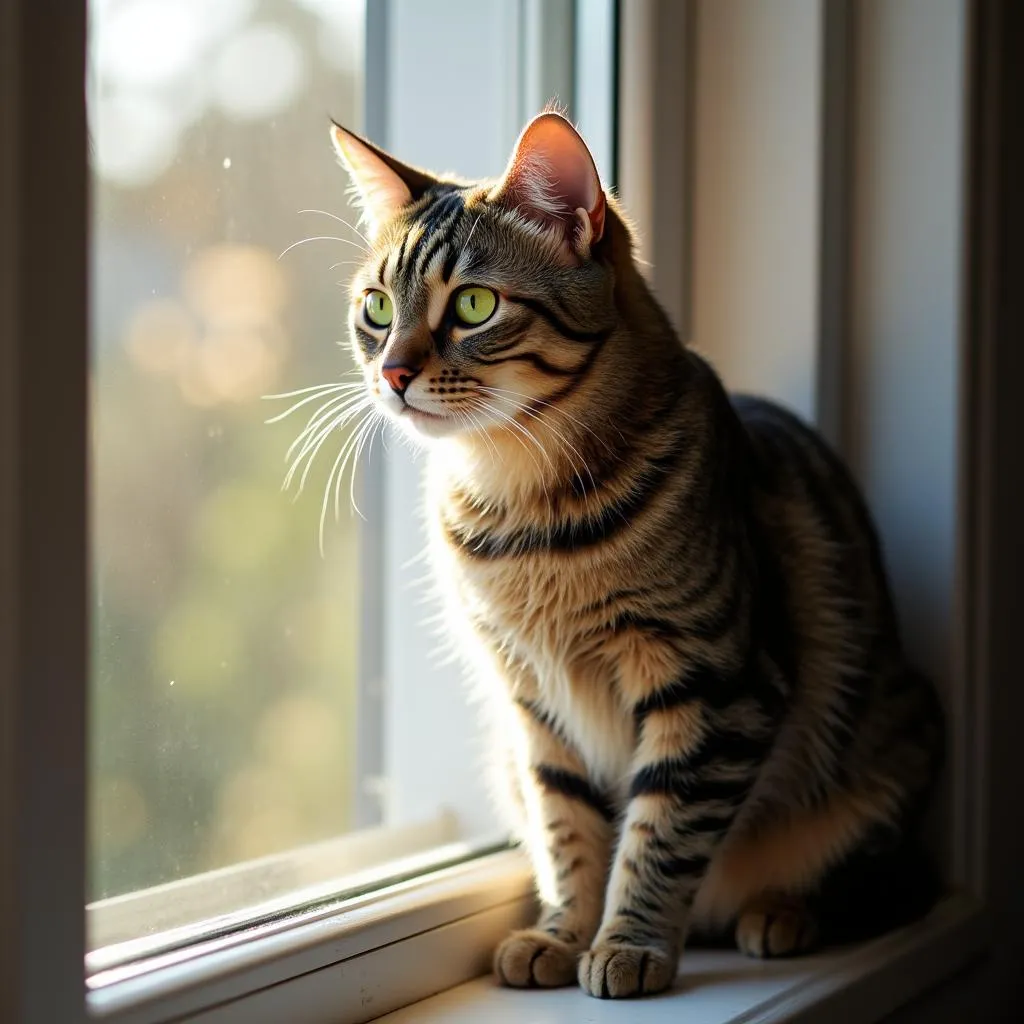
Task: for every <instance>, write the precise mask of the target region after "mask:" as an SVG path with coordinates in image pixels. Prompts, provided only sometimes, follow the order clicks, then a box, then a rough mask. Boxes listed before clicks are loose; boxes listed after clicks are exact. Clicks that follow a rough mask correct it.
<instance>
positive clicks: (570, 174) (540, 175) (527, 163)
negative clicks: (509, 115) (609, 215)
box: [489, 111, 606, 258]
mask: <svg viewBox="0 0 1024 1024" xmlns="http://www.w3.org/2000/svg"><path fill="white" fill-rule="evenodd" d="M489 198H490V199H491V200H492V201H493V202H498V203H503V204H505V205H507V206H509V207H512V208H514V209H516V210H518V211H519V212H520V213H522V214H523V215H525V216H526V217H527V218H529V219H530V220H533V221H535V222H539V223H540V224H542V225H543V226H544V227H560V228H561V229H562V230H563V231H564V233H565V241H566V243H567V245H568V246H569V248H570V249H571V250H572V251H573V252H575V253H576V255H577V256H579V257H581V258H582V257H585V256H586V255H587V254H588V253H589V251H590V247H591V246H592V245H594V244H595V243H596V242H598V241H599V240H600V239H601V236H602V235H603V234H604V218H605V210H606V205H605V197H604V189H602V188H601V179H600V177H599V176H598V173H597V167H596V165H595V164H594V158H593V157H592V156H591V155H590V150H589V149H587V144H586V143H585V142H584V141H583V139H581V138H580V136H579V134H578V133H577V131H576V129H575V128H573V126H572V125H571V124H570V123H569V121H568V120H566V119H565V118H564V117H562V115H561V114H557V113H555V112H553V111H547V112H545V113H543V114H538V115H537V117H535V118H534V119H533V120H532V121H531V122H530V123H529V124H528V125H527V126H526V127H525V128H524V129H523V133H522V134H521V135H520V136H519V141H518V142H517V143H516V148H515V151H514V152H513V154H512V159H511V160H510V161H509V164H508V167H507V168H506V170H505V175H504V177H503V178H502V179H501V181H500V182H499V183H498V185H497V186H496V187H495V189H494V190H493V191H492V192H491V195H490V197H489Z"/></svg>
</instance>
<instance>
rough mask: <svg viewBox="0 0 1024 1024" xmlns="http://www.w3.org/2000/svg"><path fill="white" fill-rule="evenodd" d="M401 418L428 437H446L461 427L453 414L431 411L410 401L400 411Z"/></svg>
mask: <svg viewBox="0 0 1024 1024" xmlns="http://www.w3.org/2000/svg"><path fill="white" fill-rule="evenodd" d="M398 416H399V419H401V420H403V421H404V422H405V423H407V424H409V425H410V426H411V427H412V428H413V429H414V430H415V431H416V432H417V433H419V434H423V435H425V436H426V437H445V436H447V435H448V434H452V433H454V432H456V431H458V429H459V425H458V421H457V420H455V419H453V418H452V417H451V416H443V415H441V414H440V413H436V412H430V411H429V410H427V409H423V408H422V407H420V406H416V405H412V404H411V403H410V402H409V401H406V402H405V404H404V405H403V406H402V408H401V409H400V410H399V412H398Z"/></svg>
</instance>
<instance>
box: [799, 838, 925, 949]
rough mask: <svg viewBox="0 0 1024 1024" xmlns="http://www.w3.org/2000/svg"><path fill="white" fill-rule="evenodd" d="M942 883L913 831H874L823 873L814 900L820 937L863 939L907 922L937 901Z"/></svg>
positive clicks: (842, 940) (836, 940)
mask: <svg viewBox="0 0 1024 1024" xmlns="http://www.w3.org/2000/svg"><path fill="white" fill-rule="evenodd" d="M943 888H944V887H943V883H942V877H941V875H940V873H939V870H938V867H937V865H936V863H935V859H934V857H933V856H932V855H931V854H930V853H929V852H928V850H927V849H926V848H925V846H924V843H923V842H922V841H921V840H920V839H919V838H918V837H917V836H916V835H912V836H906V835H904V836H902V837H895V836H893V835H892V833H889V834H888V835H873V836H871V837H870V838H869V839H868V841H867V842H865V843H863V844H861V846H860V847H858V849H857V850H855V851H854V852H852V853H851V854H850V855H849V856H848V857H846V858H845V859H844V860H843V861H842V863H840V864H838V865H836V866H835V867H834V868H833V869H832V870H831V871H830V872H829V874H828V876H827V877H826V878H825V880H824V884H823V886H822V888H821V890H820V892H819V893H818V897H817V900H816V903H817V911H818V922H819V927H820V929H821V938H822V940H823V941H824V942H825V943H826V944H829V945H831V944H834V943H838V944H843V943H848V942H861V941H864V940H866V939H870V938H874V937H875V936H878V935H881V934H882V933H884V932H887V931H890V930H891V929H893V928H900V927H902V926H904V925H907V924H910V923H911V922H913V921H916V920H919V919H920V918H922V917H924V916H925V915H926V914H927V913H928V912H929V911H930V910H931V909H932V907H934V906H935V904H936V903H937V902H938V900H939V898H940V897H941V895H942V893H943Z"/></svg>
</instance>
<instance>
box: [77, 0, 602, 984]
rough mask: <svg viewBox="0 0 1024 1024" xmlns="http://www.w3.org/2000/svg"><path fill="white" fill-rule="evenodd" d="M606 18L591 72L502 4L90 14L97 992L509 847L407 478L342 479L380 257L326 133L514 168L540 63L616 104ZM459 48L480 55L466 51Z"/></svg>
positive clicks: (246, 3) (486, 169)
mask: <svg viewBox="0 0 1024 1024" xmlns="http://www.w3.org/2000/svg"><path fill="white" fill-rule="evenodd" d="M598 6H599V7H600V9H601V11H603V12H604V13H603V14H602V16H601V17H599V18H598V17H595V12H597V11H598V7H595V10H594V12H589V14H588V17H587V19H584V20H583V21H580V22H579V23H578V24H577V26H576V28H577V29H579V30H580V31H582V30H583V29H584V28H587V27H588V26H589V35H588V39H589V40H590V42H589V43H588V45H587V48H586V50H587V52H586V53H585V54H582V55H581V59H580V60H579V61H576V62H575V63H574V62H573V60H572V54H571V53H570V52H568V51H569V50H571V46H572V42H571V40H572V33H569V32H563V33H562V37H564V40H565V47H563V49H562V50H559V48H558V47H553V46H548V45H543V46H542V45H541V44H542V43H544V41H545V40H546V39H547V37H548V35H549V33H548V31H547V27H546V26H547V23H546V22H545V21H544V20H543V19H540V20H539V21H537V23H536V24H533V22H530V25H533V27H532V28H531V29H530V31H527V29H528V28H529V25H524V24H521V23H520V22H521V16H522V11H523V9H521V8H520V6H519V5H516V4H511V3H508V2H507V0H443V2H442V0H438V2H436V3H433V4H430V5H426V4H421V3H420V2H419V0H391V2H389V4H388V5H387V18H386V19H384V18H382V17H381V16H380V15H381V12H382V10H383V8H381V7H374V6H372V5H367V4H366V0H217V2H216V3H212V2H208V0H91V2H90V6H89V11H90V39H89V54H88V81H87V94H88V108H89V125H90V156H91V162H92V207H93V211H92V228H91V266H92V314H91V315H92V325H91V335H92V337H91V355H92V362H91V388H92V401H91V430H92V438H91V441H92V462H91V488H92V494H91V498H92V523H91V529H92V572H93V616H92V682H91V719H90V733H91V764H90V824H91V835H90V877H89V896H90V899H91V901H92V903H91V904H90V907H89V908H88V913H87V920H88V928H89V941H90V949H91V950H92V952H91V954H90V957H89V964H88V967H89V971H90V975H91V984H94V985H102V984H105V983H106V981H105V980H104V979H105V978H106V979H107V980H110V979H112V977H113V975H111V974H110V972H109V971H107V972H106V974H105V973H104V972H105V969H106V968H118V969H119V968H120V967H122V966H123V965H125V964H127V963H129V962H130V961H133V960H137V959H139V958H140V957H144V956H145V955H146V954H148V953H152V952H156V951H158V950H164V949H168V948H170V947H183V946H186V945H188V944H190V943H192V942H194V941H195V940H196V939H198V938H202V937H203V936H206V935H208V934H209V933H210V929H211V928H212V927H214V926H215V927H216V929H217V932H218V934H223V933H224V932H225V931H227V930H230V929H232V928H234V927H235V926H236V925H245V924H251V923H253V922H255V921H262V920H268V921H269V920H274V919H275V915H280V914H281V913H282V912H283V911H291V910H294V909H295V908H296V907H297V906H307V907H313V906H314V905H320V904H321V903H322V902H323V901H324V900H336V899H337V898H338V897H339V894H347V893H350V892H355V891H366V890H368V889H372V888H374V887H376V886H379V885H380V884H382V883H383V881H384V880H386V879H391V878H396V877H408V876H411V875H412V874H415V873H421V872H423V871H425V870H427V869H429V868H430V867H432V866H436V865H438V864H440V863H450V862H452V861H454V860H457V859H459V858H464V857H466V856H469V855H471V854H473V853H475V852H479V851H480V850H482V849H486V848H493V847H494V845H495V844H500V843H502V842H504V838H503V833H502V832H501V830H500V826H499V824H498V823H497V821H496V820H495V816H494V814H493V811H492V806H491V802H490V800H489V798H488V797H487V794H486V793H485V791H484V789H485V787H484V786H483V784H482V781H481V776H482V772H481V771H480V767H481V761H482V759H483V757H484V756H485V750H484V747H485V744H486V737H485V736H484V735H483V734H482V732H481V730H480V728H479V724H480V723H479V717H478V714H477V710H476V709H475V708H471V707H470V706H469V703H468V702H467V700H466V695H465V692H464V689H463V687H462V685H461V681H460V680H459V678H458V675H459V674H458V672H457V671H456V669H455V668H454V667H452V666H451V665H450V664H449V665H447V666H446V664H445V662H446V658H445V648H444V647H443V645H441V644H440V643H439V642H438V636H437V630H436V624H435V622H434V621H432V620H434V619H435V618H436V614H435V613H436V611H437V608H436V606H435V605H433V604H432V603H431V602H432V600H433V597H434V595H433V592H432V588H430V587H429V586H428V585H425V584H424V582H423V578H424V576H425V575H426V573H425V571H420V570H421V568H422V569H425V566H423V565H422V555H423V542H422V538H421V534H420V532H419V531H420V527H421V525H422V524H421V517H420V516H419V514H418V502H419V495H418V483H417V481H418V480H419V472H418V467H417V466H415V465H412V464H407V462H406V461H405V460H406V459H407V454H406V452H405V451H404V449H403V446H402V445H400V444H395V443H391V444H390V448H389V449H388V450H387V452H386V454H385V451H384V449H385V447H386V446H387V444H388V442H389V439H388V438H387V437H386V436H385V437H383V438H382V440H381V441H378V442H377V443H376V449H375V451H373V452H372V453H369V452H367V451H366V450H365V449H364V450H363V452H362V454H361V457H360V458H358V460H356V459H350V460H349V462H348V468H346V469H345V471H344V472H343V473H340V474H333V475H332V469H333V467H335V465H336V464H337V458H338V455H339V453H341V452H343V451H345V450H346V446H349V449H350V450H351V451H352V453H353V454H355V452H354V447H355V446H354V442H356V441H358V439H359V434H358V428H359V425H360V422H361V421H360V419H359V416H358V415H356V416H355V417H354V418H352V419H345V420H344V421H343V422H340V423H336V424H335V423H334V422H333V419H332V417H333V416H334V414H340V413H342V412H343V411H344V410H346V409H347V410H349V411H356V410H355V409H354V407H350V406H347V405H345V403H346V402H347V401H348V396H350V395H351V396H357V395H359V394H361V392H360V391H359V390H358V381H359V377H358V375H357V374H356V373H355V367H354V366H353V364H352V360H351V357H350V355H349V352H348V339H347V333H348V329H347V324H346V312H347V297H346V291H345V289H346V286H347V280H348V276H349V274H350V273H351V271H352V268H353V267H354V266H355V265H356V264H357V263H358V261H359V260H360V259H361V257H362V250H363V246H364V240H363V239H362V237H361V235H360V233H359V231H358V230H357V229H356V228H355V227H353V226H352V225H353V224H355V223H356V218H357V211H355V210H353V209H352V207H351V206H350V205H349V203H348V201H347V185H348V183H347V181H346V178H345V175H344V173H343V172H342V171H341V170H340V169H339V168H338V167H337V166H336V163H335V159H334V156H333V154H332V152H331V149H330V146H329V142H328V133H327V127H328V116H331V117H334V118H335V119H336V120H338V121H340V122H342V123H344V124H346V125H348V126H350V127H354V128H355V129H356V130H360V129H362V128H364V127H365V126H363V125H362V124H361V121H362V112H363V110H364V107H365V108H368V109H372V110H375V111H376V112H377V113H376V114H375V115H374V116H375V118H376V120H377V121H378V122H379V123H377V124H375V125H374V126H372V127H373V130H374V131H375V132H377V133H380V132H381V130H382V129H386V134H387V137H388V141H389V142H390V143H391V144H392V145H393V146H394V147H395V149H396V152H398V153H399V154H400V155H401V156H403V157H404V158H405V159H408V160H410V161H412V162H421V163H423V164H424V165H429V166H433V167H437V168H442V169H450V170H453V171H455V172H456V173H459V174H464V175H469V176H479V175H481V174H489V173H497V172H499V171H500V169H501V168H502V167H503V166H504V163H505V161H506V159H507V157H508V153H509V151H510V147H511V146H512V144H513V142H514V140H515V138H516V135H517V134H518V131H519V129H520V127H521V125H522V122H523V120H524V118H526V117H528V116H530V115H531V114H533V113H535V110H533V109H526V106H525V105H526V102H527V101H526V100H525V99H524V95H525V93H524V92H523V89H522V84H523V83H522V81H521V80H520V69H521V67H524V66H526V65H525V64H524V63H523V60H522V57H523V53H524V52H525V51H526V50H530V52H533V51H534V50H535V51H536V54H540V55H541V56H540V57H538V60H537V61H535V63H538V64H539V66H540V68H541V71H543V72H545V73H544V74H542V75H541V76H540V77H541V79H542V80H543V81H544V82H546V81H548V80H549V79H550V80H554V79H555V78H557V77H558V76H557V75H553V74H547V73H546V72H547V71H551V70H552V68H553V67H554V65H553V63H552V62H555V61H562V62H564V63H565V66H566V67H574V68H575V70H576V72H577V73H578V77H579V83H580V87H581V88H582V87H583V86H584V85H585V84H586V83H587V82H589V83H590V85H587V86H586V88H587V92H588V95H592V96H597V97H600V96H604V97H605V101H604V102H603V103H602V102H600V101H599V100H598V101H592V102H591V103H590V104H589V106H588V108H587V110H588V113H587V124H588V126H589V127H587V128H586V130H588V131H596V132H597V133H598V134H599V135H600V130H599V127H598V126H599V124H600V122H601V116H600V114H601V111H602V110H604V117H605V118H606V119H608V122H609V124H610V118H611V111H610V109H609V108H610V105H611V98H610V92H609V88H610V86H608V82H610V79H608V76H607V73H606V66H611V65H610V61H611V59H612V54H613V53H614V49H613V20H612V19H611V17H610V15H609V12H610V11H611V8H610V7H609V5H606V4H602V5H598ZM556 13H557V12H556ZM563 13H564V12H563ZM368 20H369V21H370V24H371V25H372V26H373V27H372V30H368V29H367V21H368ZM535 20H536V19H535ZM468 25H472V26H473V29H474V32H475V33H476V34H477V36H478V37H479V38H483V39H487V40H489V42H488V44H487V46H486V47H479V46H466V47H456V48H453V47H452V46H451V40H452V39H453V38H457V37H458V36H459V33H460V32H463V31H464V29H465V28H466V26H468ZM564 27H565V26H563V28H564ZM531 33H532V34H531ZM595 38H596V39H598V40H599V41H600V43H601V45H600V46H598V45H596V44H595V43H594V39H595ZM531 47H532V48H533V49H531ZM566 48H568V49H566ZM439 53H444V54H445V59H444V61H442V62H440V63H439V62H438V61H437V59H436V55H437V54H439ZM536 54H535V56H536ZM595 62H596V63H595ZM545 69H546V71H545ZM602 69H605V70H602ZM556 70H557V69H556ZM561 72H565V67H561ZM561 72H560V73H561ZM598 72H599V74H598ZM368 75H369V78H368ZM595 75H596V78H595ZM602 76H603V78H602ZM565 77H566V76H565V74H564V73H563V74H561V78H565ZM371 78H372V80H373V81H376V82H377V83H378V86H377V88H376V91H374V89H373V88H372V87H371V86H369V85H368V84H367V82H368V80H370V79H371ZM569 80H570V81H571V76H570V79H569ZM598 80H607V81H606V82H605V87H603V88H597V87H596V86H594V84H593V83H594V82H595V81H598ZM467 81H472V82H473V83H474V89H473V91H472V93H471V94H467V92H466V82H467ZM382 85H383V87H381V86H382ZM535 91H536V90H535ZM364 94H367V95H366V98H367V99H369V100H371V102H370V103H364ZM566 100H567V103H569V105H570V106H572V102H571V98H570V97H566ZM455 114H457V115H458V116H454V115H455ZM466 125H472V129H473V130H472V131H467V130H466ZM604 127H605V129H607V128H608V125H605V126H604ZM604 136H605V137H607V139H610V138H611V134H610V133H609V131H607V130H605V132H604ZM598 148H599V149H600V148H601V147H600V146H599V147H598ZM605 148H606V149H607V147H605ZM601 153H602V154H603V153H604V150H601ZM604 159H606V160H607V161H608V162H609V163H610V160H611V154H610V150H609V152H608V153H607V155H606V156H605V157H604ZM346 382H351V383H352V385H353V388H354V390H352V391H345V390H337V391H330V392H323V393H322V394H321V393H319V392H317V391H314V390H304V389H307V388H314V387H315V386H317V385H337V384H345V383H346ZM289 392H294V394H292V395H291V397H290V398H289V397H284V398H278V399H276V400H271V401H267V400H265V396H268V395H281V394H282V393H289ZM325 402H332V403H333V404H331V405H328V406H326V407H325V406H324V403H325ZM322 408H323V409H324V413H323V414H322V413H321V409H322ZM289 409H290V410H291V412H290V414H288V415H282V414H285V413H287V412H288V410H289ZM322 415H323V418H320V417H321V416H322ZM268 420H269V421H271V422H270V423H269V425H268V424H267V422H266V421H268ZM310 424H312V428H311V432H307V433H306V434H305V435H304V440H300V441H299V444H298V446H297V447H296V446H294V445H293V442H294V441H295V440H296V438H298V437H300V435H301V432H302V431H303V428H304V427H306V426H307V425H310ZM390 440H391V441H394V437H392V438H391V439H390ZM307 441H308V442H309V443H308V444H307V443H306V442H307ZM320 442H322V445H321V444H320ZM318 445H320V447H319V449H318V451H316V452H315V451H314V449H316V448H317V446H318ZM367 447H370V446H369V445H367ZM314 454H315V455H316V458H315V459H312V460H311V457H312V456H313V455H314ZM371 454H372V457H368V456H369V455H371ZM420 461H422V460H420ZM353 462H358V467H357V469H356V470H355V476H354V477H353V475H352V474H353V471H352V469H351V466H352V463H353ZM289 467H291V469H289ZM285 480H288V481H289V482H290V486H289V487H288V488H286V490H285V493H282V482H283V481H285ZM300 491H301V493H300ZM350 493H351V494H352V495H354V496H355V497H356V499H357V501H358V503H359V505H360V508H361V509H362V512H363V513H364V514H365V515H366V519H363V518H360V515H359V514H358V513H356V512H354V511H353V509H352V506H351V502H350ZM336 496H337V498H336ZM336 500H337V506H338V515H337V519H335V501H336ZM321 548H322V550H321ZM413 567H415V569H416V571H410V570H411V569H412V568H413ZM115 973H116V971H115Z"/></svg>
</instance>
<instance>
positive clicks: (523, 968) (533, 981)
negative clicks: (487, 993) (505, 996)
mask: <svg viewBox="0 0 1024 1024" xmlns="http://www.w3.org/2000/svg"><path fill="white" fill-rule="evenodd" d="M576 956H577V952H576V950H575V949H573V948H572V946H570V945H568V943H565V942H562V941H561V939H556V938H554V937H553V936H551V935H548V934H547V933H546V932H542V931H538V930H537V929H535V928H527V929H524V930H523V931H519V932H513V933H512V934H511V935H510V936H509V937H508V938H507V939H505V941H504V942H503V943H502V944H501V945H500V946H499V947H498V950H497V952H496V953H495V954H494V973H495V975H496V976H497V978H498V981H500V982H501V983H502V984H503V985H508V986H510V987H511V988H558V987H559V986H561V985H571V984H572V982H573V979H574V978H575V977H576Z"/></svg>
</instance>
